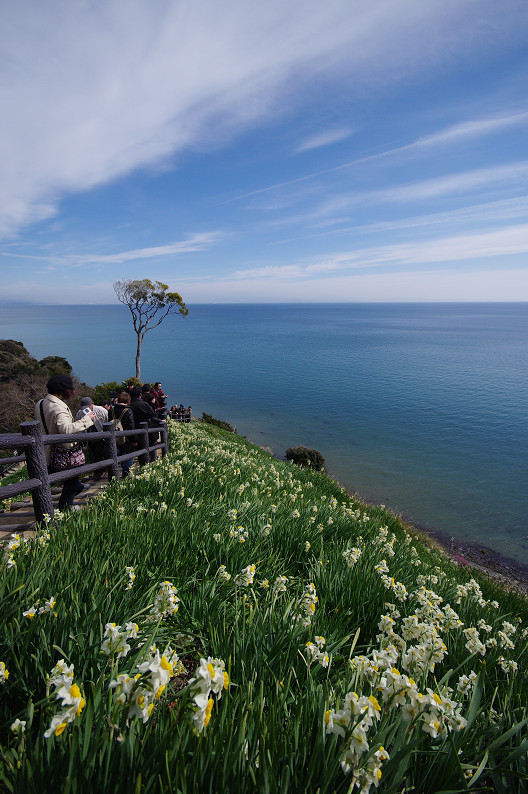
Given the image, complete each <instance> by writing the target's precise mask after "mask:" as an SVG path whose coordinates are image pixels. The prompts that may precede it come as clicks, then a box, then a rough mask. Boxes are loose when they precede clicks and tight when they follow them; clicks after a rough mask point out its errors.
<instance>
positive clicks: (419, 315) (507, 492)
mask: <svg viewBox="0 0 528 794" xmlns="http://www.w3.org/2000/svg"><path fill="white" fill-rule="evenodd" d="M0 338H4V339H15V340H17V341H21V342H23V343H24V345H25V346H26V348H27V349H28V350H29V352H30V353H31V354H32V355H33V356H35V357H36V358H38V359H41V358H43V357H44V356H48V355H59V356H63V357H65V358H66V359H68V361H69V362H70V364H71V365H72V366H73V370H74V373H75V374H76V375H77V376H78V377H79V378H80V379H81V380H83V381H85V382H86V383H89V384H91V385H96V384H98V383H102V382H107V381H114V380H115V381H121V380H123V379H126V378H128V377H130V376H132V375H134V374H135V334H134V331H133V328H132V321H131V316H130V313H129V310H128V309H127V307H125V306H122V305H120V304H118V305H111V306H101V305H94V306H40V305H31V306H29V305H24V306H14V305H4V306H2V307H0ZM141 375H142V380H144V381H150V382H154V381H158V380H159V381H161V382H162V384H163V390H164V391H165V392H166V393H167V394H168V404H169V405H172V404H175V403H176V404H179V403H183V404H184V405H185V406H188V405H191V406H192V410H193V415H195V416H201V414H202V412H203V411H205V412H207V413H209V414H212V415H213V416H215V417H217V418H219V419H223V420H226V421H228V422H229V423H231V424H232V425H233V426H235V427H236V429H237V432H238V433H239V434H241V435H244V436H246V437H247V438H248V439H249V440H251V441H253V442H255V443H257V444H260V445H263V446H266V447H268V448H270V449H271V450H272V451H273V453H274V454H275V455H276V456H278V457H281V456H283V455H284V452H285V450H286V449H287V448H288V447H291V446H297V445H300V444H302V445H305V446H308V447H313V448H315V449H317V450H319V452H321V453H322V455H323V456H324V458H325V460H326V466H327V469H328V473H329V474H330V476H332V477H334V478H335V479H337V480H338V481H339V482H340V483H341V484H342V485H343V486H345V487H346V488H347V489H349V490H350V491H352V492H354V493H357V494H358V495H360V496H361V497H362V498H363V499H365V500H366V501H368V502H371V503H375V504H383V505H385V506H386V507H388V508H390V509H391V510H393V511H395V512H397V513H398V514H400V515H402V516H403V517H404V518H405V519H407V520H409V521H411V522H413V523H414V524H416V525H418V526H420V527H423V528H425V529H428V530H431V531H435V532H437V533H440V535H442V536H443V537H444V538H446V539H447V540H449V539H450V538H453V539H454V540H455V541H457V542H461V543H463V542H470V543H477V544H482V547H487V548H490V549H492V550H494V551H496V552H498V553H499V554H502V555H503V556H506V557H510V558H514V559H516V560H517V561H519V562H522V563H528V522H527V516H528V476H527V472H528V462H527V461H528V422H527V406H528V303H480V304H479V303H452V304H449V303H428V304H418V303H412V304H411V303H409V304H402V303H399V304H387V303H383V304H381V303H380V304H373V303H368V304H365V303H361V304H354V303H346V304H345V303H343V304H257V305H255V304H233V305H226V304H218V305H211V304H208V305H191V306H189V315H188V316H187V317H185V318H183V317H181V316H179V315H178V316H170V317H168V318H166V319H165V320H164V322H163V323H162V324H161V325H160V326H159V327H158V328H156V329H153V330H151V331H149V332H148V333H147V335H146V337H145V341H144V344H143V351H142V356H141Z"/></svg>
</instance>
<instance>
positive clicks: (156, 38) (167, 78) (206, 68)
mask: <svg viewBox="0 0 528 794" xmlns="http://www.w3.org/2000/svg"><path fill="white" fill-rule="evenodd" d="M0 13H1V15H2V19H1V25H0V29H1V31H2V33H1V41H0V44H1V56H2V77H1V83H0V101H1V107H2V125H1V129H0V151H2V152H6V153H8V155H6V156H5V157H4V158H3V162H2V175H1V177H0V207H1V208H2V209H1V211H0V234H1V235H3V236H7V235H10V234H14V233H16V231H17V230H18V229H20V228H21V227H22V226H24V225H25V224H29V223H32V222H34V221H38V220H43V219H46V218H50V217H52V216H53V215H54V214H56V213H57V212H58V209H59V208H60V202H61V199H62V198H63V197H65V196H67V195H69V194H71V193H75V192H77V191H86V190H89V189H91V188H94V187H96V186H99V185H101V184H104V183H106V182H108V181H110V180H113V179H116V178H117V177H121V176H123V175H126V174H130V173H131V172H132V171H134V170H135V169H138V168H144V167H149V166H152V165H153V164H159V163H160V162H164V161H166V160H167V158H168V157H169V156H170V155H172V154H173V153H175V152H182V151H184V150H186V149H189V148H192V147H195V146H197V145H202V144H203V143H204V142H207V144H208V146H221V145H222V143H223V142H224V141H226V140H228V139H231V138H232V137H233V136H234V135H236V134H238V133H239V132H240V131H241V130H245V129H247V128H248V125H255V124H258V123H259V122H261V121H262V120H263V119H265V120H266V122H267V123H269V120H270V118H271V117H273V116H274V115H277V114H284V113H285V112H287V108H288V107H289V106H291V103H292V97H297V98H298V99H297V101H298V102H302V101H304V98H305V96H306V86H307V85H308V84H309V80H310V76H311V75H317V79H318V80H324V79H327V78H328V77H329V76H330V75H332V76H333V77H334V78H335V79H338V80H340V81H341V82H346V84H347V85H349V86H358V85H361V86H363V87H365V86H366V85H368V84H370V83H371V82H375V83H376V85H380V84H382V83H390V82H392V81H394V80H402V79H405V75H406V74H407V73H408V72H410V71H412V69H414V68H415V64H416V63H417V62H419V63H420V64H421V69H422V70H427V69H428V68H429V67H430V66H431V65H433V64H436V63H438V62H441V61H443V60H446V59H449V60H450V61H451V62H452V61H453V59H455V58H456V57H458V55H460V54H462V53H464V55H465V54H466V52H467V51H468V50H469V49H471V48H476V49H477V48H482V47H483V46H489V47H493V46H495V42H496V41H498V40H500V41H502V42H504V41H507V40H509V39H512V38H513V39H514V38H515V37H516V36H517V35H518V31H519V30H520V29H522V27H523V24H524V22H525V21H526V17H527V10H526V9H524V10H523V9H522V8H521V6H520V5H519V4H518V3H517V2H514V0H505V2H504V3H503V4H501V6H500V7H499V6H497V4H496V3H495V2H492V0H480V3H479V19H480V20H481V22H482V24H481V25H480V26H479V27H476V28H474V34H473V36H472V37H471V38H470V39H468V37H467V35H466V32H465V31H466V30H467V26H469V25H473V23H474V19H473V13H474V7H473V3H468V4H465V3H460V0H428V3H427V4H426V5H424V4H421V3H416V2H415V0H383V2H377V3H367V2H366V1H365V0H354V2H350V0H326V2H325V3H321V2H320V0H288V2H287V3H285V2H284V0H268V2H266V3H261V4H254V3H247V1H246V0H231V2H230V4H229V10H226V7H225V6H224V4H221V3H217V2H214V1H213V0H194V2H192V3H184V2H176V0H171V1H170V2H169V0H159V2H151V3H145V2H143V0H106V2H105V3H77V2H72V3H65V2H64V0H48V2H45V3H43V2H41V0H27V2H23V3H4V4H3V5H2V9H1V12H0ZM447 35H448V37H449V42H450V47H449V50H448V51H446V48H445V40H446V36H447ZM296 89H298V90H296ZM422 145H423V144H422Z"/></svg>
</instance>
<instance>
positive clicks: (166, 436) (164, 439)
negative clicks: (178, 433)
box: [160, 423, 169, 458]
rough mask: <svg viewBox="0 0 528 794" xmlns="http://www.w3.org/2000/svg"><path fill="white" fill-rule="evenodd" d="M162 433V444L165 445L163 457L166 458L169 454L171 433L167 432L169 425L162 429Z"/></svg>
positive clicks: (163, 426) (162, 451)
mask: <svg viewBox="0 0 528 794" xmlns="http://www.w3.org/2000/svg"><path fill="white" fill-rule="evenodd" d="M160 432H161V443H162V444H163V448H162V450H161V457H162V458H164V457H165V455H166V454H167V452H168V451H169V433H168V430H167V423H165V424H164V425H162V426H161V427H160Z"/></svg>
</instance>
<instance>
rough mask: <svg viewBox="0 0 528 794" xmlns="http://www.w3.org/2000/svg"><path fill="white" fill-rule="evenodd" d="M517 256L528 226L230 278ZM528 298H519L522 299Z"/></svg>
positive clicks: (524, 250) (526, 245)
mask: <svg viewBox="0 0 528 794" xmlns="http://www.w3.org/2000/svg"><path fill="white" fill-rule="evenodd" d="M517 254H528V224H519V225H518V226H507V227H504V228H502V229H497V230H495V231H491V232H480V233H475V234H464V235H457V236H452V237H444V238H435V239H432V240H426V241H414V242H410V243H407V244H399V245H386V246H375V247H371V248H358V249H356V250H351V251H341V252H334V253H331V254H328V255H327V256H321V257H318V258H317V260H315V261H314V260H311V261H307V262H302V263H297V264H295V265H284V266H273V267H270V266H265V267H256V268H249V269H247V270H237V271H235V272H234V273H232V274H230V275H229V276H228V277H227V278H235V279H269V278H279V279H292V278H294V279H305V278H307V277H309V276H312V275H313V274H323V273H326V274H331V273H337V272H339V271H346V270H359V269H365V268H379V267H394V266H400V267H401V266H409V265H412V266H414V267H416V268H417V269H418V270H421V269H423V268H424V266H427V265H429V264H433V263H441V262H442V263H448V262H450V263H454V262H465V261H468V260H472V259H489V258H494V257H501V256H502V257H507V256H512V255H517ZM527 298H528V295H526V296H524V297H523V296H519V300H523V299H524V300H526V299H527Z"/></svg>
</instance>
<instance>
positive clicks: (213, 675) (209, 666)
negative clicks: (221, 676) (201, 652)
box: [207, 662, 215, 678]
mask: <svg viewBox="0 0 528 794" xmlns="http://www.w3.org/2000/svg"><path fill="white" fill-rule="evenodd" d="M207 670H208V671H209V675H210V676H211V678H214V677H215V669H214V667H213V665H212V664H211V662H209V664H208V665H207Z"/></svg>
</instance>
